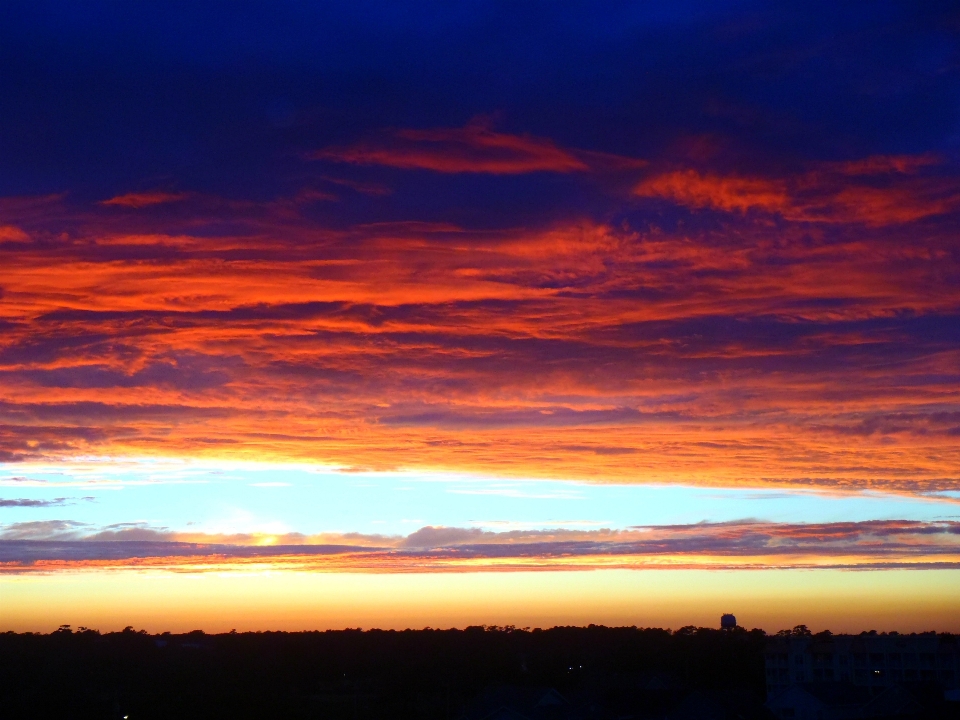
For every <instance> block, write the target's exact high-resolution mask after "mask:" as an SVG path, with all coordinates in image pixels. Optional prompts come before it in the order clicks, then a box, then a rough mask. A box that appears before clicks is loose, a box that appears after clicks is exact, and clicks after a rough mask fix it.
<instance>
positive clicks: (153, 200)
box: [100, 190, 190, 209]
mask: <svg viewBox="0 0 960 720" xmlns="http://www.w3.org/2000/svg"><path fill="white" fill-rule="evenodd" d="M188 197H190V196H189V194H188V193H183V192H165V191H163V190H154V191H152V192H130V193H124V194H123V195H116V196H114V197H112V198H109V199H107V200H102V201H101V202H100V204H101V205H105V206H107V207H111V206H112V207H126V208H135V209H136V208H143V207H150V206H151V205H163V204H166V203H173V202H179V201H181V200H186V199H187V198H188Z"/></svg>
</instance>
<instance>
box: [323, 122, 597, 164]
mask: <svg viewBox="0 0 960 720" xmlns="http://www.w3.org/2000/svg"><path fill="white" fill-rule="evenodd" d="M311 157H312V158H313V159H315V160H335V161H338V162H347V163H354V164H358V165H386V166H389V167H395V168H401V169H405V170H432V171H434V172H441V173H491V174H495V175H517V174H523V173H531V172H557V173H568V172H576V171H583V170H587V169H588V166H587V165H586V163H584V162H583V161H582V160H580V159H578V158H577V157H575V156H574V155H572V154H571V153H569V152H567V151H565V150H562V149H560V148H558V147H557V146H556V145H554V144H553V143H552V142H550V141H549V140H544V139H542V138H535V137H531V136H529V135H509V134H506V133H499V132H495V131H494V130H492V129H491V128H490V127H489V126H488V125H487V124H486V123H485V122H476V123H473V124H470V125H467V126H466V127H463V128H438V129H431V130H397V131H396V132H394V133H392V134H391V135H389V136H387V137H386V138H384V139H383V140H381V141H379V142H377V143H364V144H359V145H353V146H349V147H343V148H327V149H325V150H320V151H317V152H315V153H313V154H312V155H311Z"/></svg>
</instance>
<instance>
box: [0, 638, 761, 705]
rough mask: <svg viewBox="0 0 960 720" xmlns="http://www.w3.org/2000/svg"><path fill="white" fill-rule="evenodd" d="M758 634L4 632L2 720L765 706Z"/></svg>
mask: <svg viewBox="0 0 960 720" xmlns="http://www.w3.org/2000/svg"><path fill="white" fill-rule="evenodd" d="M764 642H765V635H764V633H763V632H762V631H759V630H753V631H749V632H748V631H746V630H743V629H742V628H737V629H736V630H733V631H720V630H710V629H704V628H693V627H687V628H682V629H680V630H677V631H674V632H670V631H668V630H659V629H638V628H631V627H628V628H607V627H600V626H593V625H591V626H589V627H557V628H553V629H549V630H527V629H517V628H513V627H470V628H467V629H465V630H430V629H426V630H405V631H392V630H389V631H385V630H368V631H365V632H364V631H360V630H342V631H328V632H299V633H285V632H257V633H236V632H231V633H226V634H220V635H208V634H204V633H203V632H200V631H195V632H192V633H187V634H180V635H172V634H170V633H164V634H162V635H149V634H147V633H146V632H145V631H139V632H138V631H135V630H134V629H133V628H127V629H126V630H124V631H123V632H116V633H105V634H101V633H99V632H97V631H94V630H87V629H80V630H78V631H72V630H71V629H70V628H69V627H63V628H61V630H59V631H57V632H54V633H51V634H48V635H41V634H29V633H28V634H16V633H5V634H0V694H2V698H3V704H2V710H3V713H2V714H3V715H4V716H5V717H10V718H21V717H22V718H36V717H58V718H111V719H117V718H122V717H124V716H129V718H130V720H140V719H144V720H146V719H147V718H331V719H333V720H339V719H342V720H361V719H365V718H401V719H402V718H410V719H411V720H414V719H415V720H457V719H458V718H460V717H463V716H464V713H465V712H466V710H465V708H468V707H469V704H470V702H471V701H472V700H473V699H474V698H475V697H477V695H478V694H479V693H481V692H482V691H483V690H484V689H487V688H491V687H496V686H502V685H510V686H520V687H531V688H532V687H552V688H556V689H557V690H558V691H560V692H561V693H565V694H568V695H570V696H571V697H574V698H579V697H585V696H589V698H590V699H591V701H593V702H594V703H595V705H596V704H599V706H600V707H603V708H605V710H604V712H603V714H604V715H610V714H611V713H614V714H616V713H618V712H620V710H623V709H627V710H630V709H631V708H632V712H630V711H625V712H623V713H620V714H626V715H633V716H634V717H638V718H639V717H643V716H644V715H645V714H646V711H645V710H644V708H646V709H647V710H649V711H650V712H653V713H654V714H655V713H656V712H657V711H658V710H659V709H662V707H664V706H665V703H667V704H668V703H669V702H670V700H671V698H673V697H675V696H678V695H679V694H682V693H684V692H689V691H690V690H691V689H697V688H703V689H716V688H722V689H724V690H725V691H729V690H730V689H731V688H734V689H738V692H741V693H743V694H745V695H746V696H749V697H750V698H752V699H754V700H756V702H758V703H759V702H762V700H763V690H764V675H763V655H762V653H763V647H764Z"/></svg>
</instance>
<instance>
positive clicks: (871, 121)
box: [0, 0, 960, 222]
mask: <svg viewBox="0 0 960 720" xmlns="http://www.w3.org/2000/svg"><path fill="white" fill-rule="evenodd" d="M955 7H956V6H955V5H953V4H951V3H934V2H924V3H914V2H903V3H887V2H884V3H856V4H845V3H836V2H824V3H813V2H803V3H773V4H771V3H765V2H755V3H751V2H736V3H730V2H728V3H691V2H677V1H676V0H672V1H671V2H661V3H606V4H601V5H597V4H596V3H572V2H571V3H496V2H460V3H418V4H412V3H371V2H351V3H301V2H269V3H254V2H229V3H228V2H223V3H219V2H218V3H212V2H183V3H171V2H163V3H153V2H138V3H127V2H8V3H4V4H3V7H2V8H0V68H2V70H0V194H3V195H23V194H43V193H57V192H69V193H71V194H72V195H74V196H76V197H77V198H78V199H79V198H83V199H87V200H92V199H100V198H103V197H109V196H111V195H114V194H117V193H122V192H128V191H130V190H136V189H143V188H155V187H158V186H164V187H169V188H176V189H178V190H189V191H195V192H205V193H213V194H218V195H223V196H228V197H234V198H238V197H242V198H252V199H268V198H272V197H274V196H278V195H283V194H285V193H289V192H291V191H292V190H293V189H294V188H296V187H299V186H301V185H302V184H303V183H304V182H305V181H307V180H309V179H310V178H313V177H317V176H322V175H324V174H329V173H330V168H329V167H326V168H325V167H322V166H321V164H317V163H305V162H304V161H303V155H304V153H308V152H310V151H313V150H316V149H319V148H323V147H326V146H330V145H346V144H350V143H354V142H357V141H359V140H361V139H363V138H365V137H369V136H370V135H371V134H372V133H376V132H378V131H382V130H383V129H384V128H433V127H460V126H463V125H465V124H466V123H467V122H468V121H470V120H471V119H472V118H475V117H477V116H488V117H489V118H490V122H491V123H492V124H493V125H494V126H495V127H496V128H497V129H498V130H501V131H503V132H508V133H530V134H532V135H534V136H540V137H546V138H550V139H551V140H553V141H554V142H556V143H557V144H558V145H560V146H562V147H572V148H580V149H590V150H598V151H604V152H609V153H616V154H620V155H626V156H635V157H643V158H647V159H657V158H669V159H676V158H681V159H683V158H684V157H689V156H690V155H696V154H697V153H698V152H704V150H703V145H704V143H705V142H707V140H709V146H710V152H711V153H712V163H713V165H714V166H727V167H728V168H729V169H731V170H739V171H741V172H744V171H745V172H758V171H760V172H767V171H779V172H782V171H785V170H788V169H792V168H796V166H797V165H800V164H803V163H807V162H810V161H816V160H826V159H851V158H859V157H865V156H869V155H874V154H904V153H906V154H911V153H912V154H915V153H922V152H928V151H935V152H937V153H941V154H947V155H950V156H955V153H956V152H957V147H958V141H960V127H958V111H960V83H958V80H960V74H958V70H960V55H958V30H960V19H958V13H957V11H956V10H955ZM338 169H339V170H340V171H341V174H342V171H343V170H344V168H342V167H340V168H338ZM351 174H352V175H353V176H355V177H357V178H358V179H360V178H363V177H369V176H371V174H372V173H371V172H370V171H369V169H364V168H359V169H357V168H354V169H352V170H351ZM373 174H376V173H373ZM431 180H432V181H433V182H431ZM437 180H438V179H437V178H432V179H431V178H424V177H418V178H413V179H409V178H408V180H407V182H415V183H425V185H424V187H423V188H422V189H421V190H420V191H419V192H418V193H417V195H418V197H422V196H423V194H424V193H426V194H428V195H430V196H432V197H433V200H432V204H433V206H434V207H433V210H436V209H437V206H445V207H447V214H456V213H455V211H454V209H455V208H456V207H458V206H461V205H463V204H464V203H463V199H464V197H476V196H477V195H482V196H484V197H485V198H486V200H485V201H484V202H485V207H486V209H488V210H489V209H493V208H498V207H501V206H502V209H503V211H504V212H507V213H512V212H517V213H520V214H521V216H522V214H523V212H524V208H525V207H529V204H530V203H533V204H535V205H538V206H540V207H539V208H538V210H537V211H538V212H541V211H542V209H543V207H544V206H545V205H550V204H553V203H556V202H559V201H562V202H566V203H570V202H575V203H578V204H580V205H586V207H585V208H584V209H588V210H591V211H594V210H595V211H597V212H601V213H602V212H604V207H603V203H602V202H601V201H600V200H599V199H597V198H593V199H592V200H591V198H592V197H593V196H592V194H591V192H590V191H589V188H587V189H584V187H583V184H582V183H577V182H576V179H574V178H561V179H559V180H558V179H557V178H552V181H544V179H543V178H541V179H540V181H535V182H531V180H530V179H529V178H528V179H527V180H526V181H525V182H522V183H519V182H514V183H510V182H509V180H508V181H507V182H506V183H504V181H503V180H502V179H501V180H500V181H497V182H496V183H491V182H490V181H489V178H487V179H484V178H478V177H475V176H474V177H460V178H457V179H456V181H455V182H451V179H450V178H449V177H446V178H440V179H439V180H440V182H437ZM571 184H575V185H577V187H576V189H574V188H572V187H570V185H571ZM505 185H506V187H505ZM437 193H441V194H443V195H444V197H443V198H438V197H437ZM574 198H576V199H574ZM402 199H403V200H404V202H409V201H411V199H410V198H402ZM414 202H416V203H419V204H424V201H423V200H419V201H414ZM591 203H593V204H591ZM427 204H428V205H429V203H427ZM376 205H377V207H378V208H380V210H379V212H383V213H385V215H389V214H391V211H388V209H387V208H384V207H383V201H382V200H381V201H380V202H379V203H377V204H376ZM393 210H394V211H395V210H396V208H394V209H393ZM422 210H423V211H424V212H428V211H430V210H431V208H430V207H424V208H422ZM356 211H357V212H369V211H370V208H369V207H367V206H364V207H362V208H357V209H356ZM340 212H347V213H348V214H349V209H346V208H340ZM467 215H469V213H467ZM467 219H468V218H467ZM477 222H480V220H479V218H477Z"/></svg>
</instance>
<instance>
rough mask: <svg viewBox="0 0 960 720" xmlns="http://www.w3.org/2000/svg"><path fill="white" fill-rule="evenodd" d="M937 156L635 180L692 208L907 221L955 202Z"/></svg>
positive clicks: (641, 191) (646, 190) (812, 218)
mask: <svg viewBox="0 0 960 720" xmlns="http://www.w3.org/2000/svg"><path fill="white" fill-rule="evenodd" d="M938 164H939V161H938V159H937V158H935V157H932V156H930V155H921V156H913V157H912V156H875V157H870V158H866V159H865V160H859V161H852V162H845V163H823V164H821V165H820V166H819V167H817V168H816V169H814V170H812V171H809V172H806V173H802V174H800V175H798V176H795V177H787V178H768V177H742V176H734V175H717V174H711V173H701V172H699V171H697V170H692V169H688V170H674V171H668V172H664V173H661V174H656V175H653V176H651V177H648V178H646V179H644V180H643V181H641V182H640V183H639V184H637V185H636V186H635V187H634V194H635V195H637V196H639V197H657V198H664V199H667V200H670V201H672V202H675V203H677V204H679V205H684V206H687V207H692V208H712V209H716V210H722V211H725V212H740V213H746V212H749V211H758V212H762V213H772V214H778V215H781V216H783V217H784V218H786V219H788V220H794V221H801V222H830V223H838V222H839V223H862V224H864V225H867V226H883V225H890V224H898V223H908V222H912V221H915V220H921V219H923V218H927V217H931V216H935V215H941V214H944V213H950V212H955V211H956V210H958V209H960V186H957V184H956V182H954V181H952V180H950V179H948V178H943V177H940V176H938V175H937V174H936V173H932V174H927V175H919V174H918V173H920V172H921V171H923V170H924V169H930V168H935V167H936V166H937V165H938Z"/></svg>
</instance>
